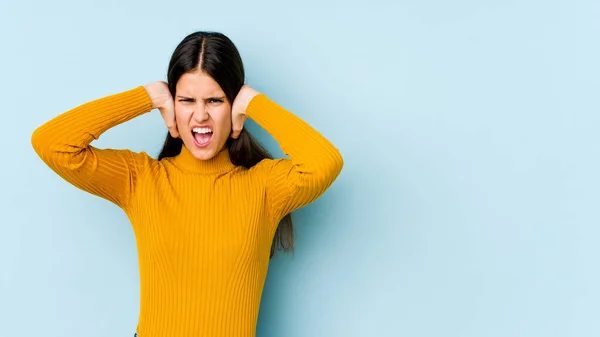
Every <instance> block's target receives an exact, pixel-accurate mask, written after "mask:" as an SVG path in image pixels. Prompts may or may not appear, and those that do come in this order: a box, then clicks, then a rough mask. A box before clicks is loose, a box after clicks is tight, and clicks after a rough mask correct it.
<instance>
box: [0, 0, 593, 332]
mask: <svg viewBox="0 0 600 337" xmlns="http://www.w3.org/2000/svg"><path fill="white" fill-rule="evenodd" d="M394 3H395V4H393V3H392V1H388V2H387V3H386V2H383V1H375V2H371V4H370V5H367V4H366V2H364V3H362V4H359V3H355V4H352V3H350V2H343V1H301V2H293V3H289V4H285V3H284V2H280V1H262V2H254V1H212V2H201V1H175V2H169V1H139V0H137V1H126V2H121V1H116V0H111V1H95V2H88V3H84V2H81V1H71V2H67V1H49V2H41V1H39V2H35V3H33V2H22V1H8V0H2V2H0V41H1V46H2V47H1V52H0V74H1V78H0V97H1V100H0V102H1V105H2V106H1V111H2V116H1V119H0V120H1V121H2V123H3V126H4V127H3V130H2V132H1V133H0V137H1V139H0V140H1V144H2V147H3V154H2V165H0V176H1V177H2V189H1V193H0V210H1V212H0V221H1V225H0V273H1V274H0V336H6V337H9V336H10V337H17V336H44V337H64V336H86V337H96V336H98V337H105V336H115V337H116V336H130V335H131V334H132V332H133V330H134V328H135V325H136V323H137V315H138V300H139V294H138V290H139V289H138V282H139V279H138V269H137V268H138V267H137V257H136V251H135V241H134V237H133V233H132V230H131V228H130V226H129V223H128V222H127V219H126V217H125V215H124V214H123V213H122V212H121V211H120V210H119V209H118V208H117V207H115V206H112V205H111V204H109V203H108V202H106V201H104V200H101V199H99V198H96V197H93V196H90V195H87V194H85V193H83V192H81V191H79V190H77V189H75V188H74V187H71V186H70V185H68V184H67V183H65V182H64V181H62V180H61V179H60V178H59V177H58V176H56V175H55V174H54V173H52V172H51V171H50V170H49V169H47V168H46V167H45V166H44V165H43V164H42V162H41V161H40V160H39V159H38V158H37V157H36V155H35V153H34V152H33V150H32V148H31V145H30V135H31V133H32V131H33V130H34V128H35V127H37V126H38V125H40V124H41V123H43V122H45V121H47V120H48V119H50V118H52V117H54V116H55V115H57V114H59V113H62V112H64V111H66V110H68V109H70V108H72V107H75V106H77V105H79V104H82V103H84V102H86V101H88V100H92V99H95V98H99V97H102V96H105V95H108V94H112V93H116V92H120V91H123V90H126V89H130V88H133V87H134V86H137V85H140V84H146V83H148V82H151V81H155V80H164V79H165V72H166V68H167V63H168V60H169V57H170V54H171V52H172V51H173V49H174V48H175V46H176V44H177V43H178V42H179V41H180V40H181V39H182V38H183V37H184V36H185V35H187V34H188V33H191V32H193V31H195V30H217V31H221V32H224V33H226V34H227V35H229V36H230V37H231V38H232V39H233V40H234V42H235V43H236V44H237V46H238V47H239V49H240V51H241V53H242V56H243V58H244V60H245V65H246V69H247V79H248V83H249V84H251V85H253V86H255V87H256V88H257V89H258V90H260V91H263V92H265V93H267V94H268V95H269V96H270V97H272V98H273V99H274V100H276V101H277V102H279V103H280V104H282V105H283V106H285V107H287V108H288V109H290V110H291V111H293V112H295V113H296V114H298V115H299V116H301V117H302V118H304V119H305V120H307V121H308V122H309V123H311V124H312V125H314V126H315V127H316V128H317V129H318V130H320V131H321V132H322V133H324V134H325V135H326V136H327V137H329V138H330V139H331V140H332V141H333V142H334V143H335V144H336V145H337V146H338V147H339V148H340V150H341V151H342V153H343V155H344V158H345V167H344V170H343V173H342V174H341V175H340V177H339V179H338V180H337V181H336V183H335V184H334V185H333V187H332V188H331V189H330V190H329V191H328V192H327V193H326V194H325V195H324V196H323V197H322V198H321V199H319V200H318V201H317V202H316V203H314V204H312V205H310V206H309V207H306V208H305V209H302V210H301V211H298V212H297V213H296V214H295V217H296V223H297V250H296V254H295V255H294V256H280V257H277V258H276V259H275V260H273V261H272V263H271V268H270V270H269V275H268V280H267V283H266V287H265V291H264V296H263V301H262V307H261V313H260V318H259V324H258V336H263V337H276V336H277V337H278V336H290V337H300V336H302V337H305V336H311V337H318V336H411V337H412V336H419V337H421V336H422V337H440V336H444V337H484V336H485V337H487V336H494V337H496V336H497V337H505V336H511V337H517V336H523V337H538V336H539V337H551V336H577V337H579V336H598V335H600V325H599V324H598V315H599V314H600V289H599V286H598V285H599V284H600V272H599V264H598V259H599V258H600V245H599V244H598V242H599V241H600V192H599V191H600V179H599V178H598V176H599V174H600V150H599V146H598V144H599V143H600V133H599V132H598V126H599V123H600V114H599V110H600V109H599V108H600V100H599V98H598V97H599V92H600V66H599V64H600V62H598V60H600V45H599V44H598V34H599V32H600V20H598V18H599V17H600V3H599V2H597V1H566V0H564V1H500V2H499V1H468V0H459V1H453V2H449V1H439V0H438V1H434V0H427V1H398V2H394ZM248 127H249V128H251V129H252V130H253V131H255V132H257V134H258V135H259V137H260V139H261V140H263V141H264V142H265V143H266V144H267V145H268V146H269V148H270V149H271V150H273V151H274V152H275V153H277V154H278V153H279V152H278V151H277V150H278V148H277V144H276V143H274V142H273V140H272V139H270V138H269V137H267V136H266V134H265V133H264V132H262V130H257V128H256V125H255V124H252V123H250V124H249V126H248ZM164 135H165V129H164V125H163V122H162V119H161V118H160V115H159V113H158V112H157V111H155V112H154V113H151V114H147V115H145V116H143V117H139V118H137V119H135V120H133V121H131V122H129V123H126V124H123V125H121V126H119V127H117V128H114V129H112V130H110V131H109V132H107V133H106V134H105V135H104V136H103V137H102V138H101V139H100V141H98V142H97V143H95V144H96V145H99V146H106V147H117V148H121V147H129V148H131V149H134V150H144V151H148V152H150V153H152V154H156V153H157V152H158V150H159V148H160V145H161V142H162V140H163V137H164Z"/></svg>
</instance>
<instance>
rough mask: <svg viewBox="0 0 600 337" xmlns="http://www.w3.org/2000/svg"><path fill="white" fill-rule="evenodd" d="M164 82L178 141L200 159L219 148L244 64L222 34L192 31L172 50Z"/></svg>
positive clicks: (226, 132) (226, 133)
mask: <svg viewBox="0 0 600 337" xmlns="http://www.w3.org/2000/svg"><path fill="white" fill-rule="evenodd" d="M167 77H168V78H167V80H168V83H169V90H170V91H171V95H172V96H173V99H174V102H175V120H176V122H177V128H178V131H179V134H180V139H181V141H182V142H183V145H184V146H186V147H187V149H188V150H189V151H190V152H191V153H192V155H193V156H194V157H196V158H197V159H200V160H208V159H211V158H212V157H214V156H215V155H216V154H217V153H218V152H220V151H221V150H223V148H224V147H225V146H226V142H227V140H228V139H229V136H230V134H231V105H232V104H233V101H234V99H235V96H236V95H237V93H238V92H239V90H240V88H241V87H242V86H243V84H244V66H243V63H242V59H241V57H240V54H239V52H238V50H237V48H236V47H235V45H234V44H233V42H231V40H230V39H229V38H228V37H226V36H225V35H223V34H220V33H214V32H196V33H193V34H190V35H188V36H187V37H186V38H184V39H183V41H181V43H180V44H179V45H178V46H177V48H176V49H175V51H174V53H173V56H172V57H171V61H170V63H169V70H168V76H167Z"/></svg>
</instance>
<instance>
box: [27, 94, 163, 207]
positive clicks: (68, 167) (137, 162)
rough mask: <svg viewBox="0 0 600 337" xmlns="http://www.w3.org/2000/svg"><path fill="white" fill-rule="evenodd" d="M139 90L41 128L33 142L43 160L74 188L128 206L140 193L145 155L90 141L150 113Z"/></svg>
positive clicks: (71, 112)
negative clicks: (138, 185) (135, 192)
mask: <svg viewBox="0 0 600 337" xmlns="http://www.w3.org/2000/svg"><path fill="white" fill-rule="evenodd" d="M152 108H153V102H152V99H151V98H150V96H149V93H148V92H147V90H146V89H145V88H144V87H142V86H140V87H137V88H135V89H132V90H128V91H125V92H122V93H118V94H115V95H111V96H107V97H104V98H100V99H97V100H94V101H91V102H88V103H85V104H83V105H80V106H78V107H76V108H74V109H72V110H69V111H67V112H65V113H63V114H61V115H59V116H57V117H55V118H53V119H52V120H50V121H48V122H46V123H45V124H43V125H42V126H40V127H39V128H37V129H36V130H35V131H34V132H33V135H32V137H31V142H32V145H33V148H34V149H35V151H36V153H37V154H38V155H39V156H40V158H41V159H42V160H43V161H44V162H45V163H46V164H47V165H48V166H49V167H50V168H51V169H52V170H53V171H54V172H56V173H57V174H58V175H60V176H61V177H62V178H64V179H65V180H66V181H68V182H69V183H71V184H73V185H74V186H76V187H78V188H80V189H82V190H84V191H87V192H89V193H92V194H94V195H97V196H100V197H102V198H105V199H107V200H109V201H112V202H113V203H115V204H117V205H118V206H120V207H122V208H123V207H125V206H126V205H127V203H128V201H129V199H130V196H131V195H132V193H133V190H134V189H135V184H136V177H137V174H138V172H139V171H140V169H141V168H142V167H143V166H145V165H147V163H148V160H149V157H148V156H147V155H146V154H145V153H135V152H132V151H129V150H114V149H98V148H95V147H93V146H91V145H90V143H91V142H92V141H93V140H95V139H98V138H99V137H100V135H101V134H102V133H104V132H105V131H107V130H108V129H110V128H112V127H114V126H116V125H118V124H121V123H124V122H126V121H128V120H130V119H132V118H134V117H137V116H139V115H142V114H144V113H146V112H149V111H151V110H152Z"/></svg>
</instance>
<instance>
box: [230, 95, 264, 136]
mask: <svg viewBox="0 0 600 337" xmlns="http://www.w3.org/2000/svg"><path fill="white" fill-rule="evenodd" d="M258 94H260V93H259V92H258V91H256V90H254V89H253V88H252V87H250V86H249V85H247V84H244V85H243V86H242V88H241V89H240V92H238V94H237V96H236V97H235V99H234V100H233V104H232V105H231V138H234V139H237V138H238V137H239V136H240V133H241V132H242V129H243V128H244V122H245V121H246V108H247V107H248V104H249V103H250V101H252V98H254V96H256V95H258Z"/></svg>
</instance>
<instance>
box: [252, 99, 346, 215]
mask: <svg viewBox="0 0 600 337" xmlns="http://www.w3.org/2000/svg"><path fill="white" fill-rule="evenodd" d="M250 96H251V98H250V102H249V103H248V106H247V108H246V113H245V115H246V116H247V117H249V118H251V119H252V120H254V121H255V122H256V123H257V124H258V125H260V126H261V127H262V128H264V129H265V130H266V131H267V132H268V133H269V134H271V136H273V138H274V139H275V140H276V141H277V142H279V145H280V146H281V149H282V150H283V152H284V154H286V155H287V156H289V159H279V160H273V161H271V166H270V168H269V180H268V181H269V182H268V186H267V202H268V204H269V207H270V209H271V214H272V216H273V219H274V220H275V221H277V222H278V220H280V219H281V218H283V217H284V216H285V215H286V214H288V213H290V212H292V211H294V210H295V209H298V208H300V207H303V206H305V205H307V204H309V203H311V202H313V201H314V200H316V199H317V198H318V197H320V196H321V195H322V194H323V193H324V192H325V190H326V189H327V188H329V186H330V185H331V184H332V183H333V182H334V180H335V179H336V178H337V176H338V175H339V173H340V172H341V170H342V166H343V159H342V156H341V154H340V152H339V150H338V149H337V148H336V147H334V146H333V144H331V142H329V140H327V139H326V138H325V137H323V136H322V135H321V134H320V133H319V132H318V131H317V130H315V129H314V128H312V127H311V126H310V125H309V124H307V123H306V122H304V121H303V120H302V119H300V118H299V117H297V116H296V115H294V114H292V113H291V112H289V111H288V110H286V109H284V108H283V107H281V106H280V105H278V104H277V103H275V102H273V101H272V100H270V99H269V98H268V97H267V96H266V95H265V94H258V93H257V92H255V94H254V95H250Z"/></svg>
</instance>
